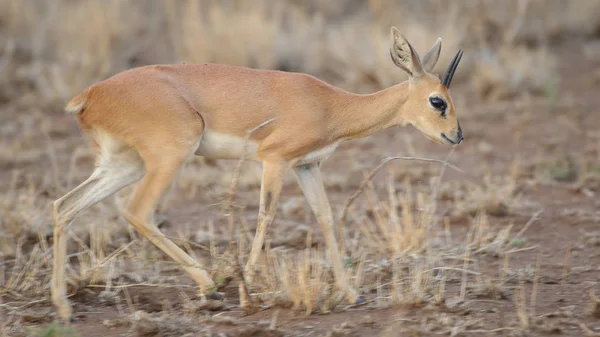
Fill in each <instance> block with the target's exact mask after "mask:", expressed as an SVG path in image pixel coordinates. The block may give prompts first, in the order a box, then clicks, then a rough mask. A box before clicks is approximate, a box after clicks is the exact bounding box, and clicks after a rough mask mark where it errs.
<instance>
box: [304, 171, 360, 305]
mask: <svg viewBox="0 0 600 337" xmlns="http://www.w3.org/2000/svg"><path fill="white" fill-rule="evenodd" d="M294 172H295V173H296V177H297V178H298V184H299V185H300V188H301V189H302V192H303V193H304V196H305V197H306V200H307V201H308V203H309V204H310V207H311V208H312V210H313V212H314V213H315V216H316V217H317V220H318V221H319V225H321V230H322V231H323V236H325V244H326V245H327V253H328V257H329V260H330V262H331V265H332V266H333V274H334V276H335V284H336V286H337V287H338V288H339V289H340V290H341V291H344V292H345V293H346V296H347V297H348V301H349V302H350V303H362V302H364V299H363V298H362V297H359V296H358V293H357V291H356V290H355V289H354V288H352V287H351V286H350V285H349V284H348V280H347V279H346V273H345V272H344V268H343V266H342V258H341V257H340V254H339V250H338V244H337V241H336V239H335V235H334V232H333V216H332V215H331V206H330V205H329V200H328V199H327V194H325V188H324V187H323V180H322V178H321V169H320V167H319V163H313V164H305V165H299V166H296V167H295V168H294Z"/></svg>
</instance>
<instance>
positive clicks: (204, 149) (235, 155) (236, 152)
mask: <svg viewBox="0 0 600 337" xmlns="http://www.w3.org/2000/svg"><path fill="white" fill-rule="evenodd" d="M257 150H258V143H257V142H255V141H248V144H246V159H249V160H256V151H257ZM243 153H244V138H240V137H236V136H231V135H227V134H222V133H218V132H213V131H210V130H205V131H204V133H203V134H202V140H201V141H200V145H199V146H198V149H197V150H196V154H197V155H199V156H205V157H207V158H212V159H239V158H241V157H242V154H243Z"/></svg>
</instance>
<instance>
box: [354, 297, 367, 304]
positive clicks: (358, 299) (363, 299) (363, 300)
mask: <svg viewBox="0 0 600 337" xmlns="http://www.w3.org/2000/svg"><path fill="white" fill-rule="evenodd" d="M365 303H367V300H366V299H365V297H364V296H358V297H357V298H356V301H354V305H362V304H365Z"/></svg>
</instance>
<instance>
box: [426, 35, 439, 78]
mask: <svg viewBox="0 0 600 337" xmlns="http://www.w3.org/2000/svg"><path fill="white" fill-rule="evenodd" d="M441 52H442V38H441V37H438V39H437V40H436V41H435V43H434V44H433V47H431V49H429V51H428V52H427V53H426V54H425V56H423V59H422V60H421V63H422V64H423V69H424V70H425V71H426V72H428V73H430V72H431V71H432V70H433V68H434V67H435V65H436V64H437V61H438V60H439V58H440V53H441Z"/></svg>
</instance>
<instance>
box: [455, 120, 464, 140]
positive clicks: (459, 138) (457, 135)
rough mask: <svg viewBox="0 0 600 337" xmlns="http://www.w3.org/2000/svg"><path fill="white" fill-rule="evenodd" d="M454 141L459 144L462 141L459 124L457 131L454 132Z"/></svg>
mask: <svg viewBox="0 0 600 337" xmlns="http://www.w3.org/2000/svg"><path fill="white" fill-rule="evenodd" d="M456 139H457V140H458V142H459V143H460V142H461V141H462V140H463V134H462V129H461V128H460V124H458V131H456Z"/></svg>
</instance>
